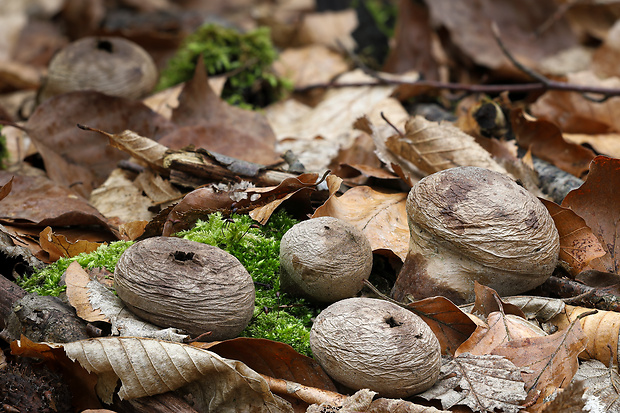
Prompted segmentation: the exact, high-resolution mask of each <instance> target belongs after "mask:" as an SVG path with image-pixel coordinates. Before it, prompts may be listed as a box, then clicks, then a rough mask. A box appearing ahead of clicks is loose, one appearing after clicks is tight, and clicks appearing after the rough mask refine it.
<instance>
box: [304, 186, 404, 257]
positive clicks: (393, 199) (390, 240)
mask: <svg viewBox="0 0 620 413" xmlns="http://www.w3.org/2000/svg"><path fill="white" fill-rule="evenodd" d="M406 199H407V194H406V193H404V192H392V191H385V190H375V189H372V188H370V187H368V186H358V187H355V188H351V189H349V190H348V191H347V192H345V193H344V194H343V195H342V196H340V197H336V196H332V197H330V198H329V199H328V200H327V201H326V202H325V203H324V204H323V205H322V206H320V207H319V208H317V209H316V211H315V212H314V215H313V216H312V217H313V218H316V217H324V216H331V217H336V218H340V219H342V220H344V221H347V222H349V223H350V224H352V225H353V226H355V227H357V228H358V229H360V230H361V231H362V232H363V233H364V234H365V235H366V236H367V237H368V240H369V241H370V245H371V246H372V249H373V251H375V252H377V251H379V252H381V251H382V250H383V251H385V250H387V251H389V252H391V253H393V254H394V255H396V256H397V257H398V258H400V259H401V260H403V261H404V260H405V258H406V257H407V253H408V252H409V227H408V225H407V212H406V211H405V201H406Z"/></svg>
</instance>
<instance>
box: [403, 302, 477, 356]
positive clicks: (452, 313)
mask: <svg viewBox="0 0 620 413" xmlns="http://www.w3.org/2000/svg"><path fill="white" fill-rule="evenodd" d="M407 308H408V309H409V310H411V311H413V312H414V313H415V314H417V315H419V316H420V317H422V319H423V320H424V321H425V322H426V324H428V326H429V327H430V328H431V330H433V333H435V336H437V338H438V339H439V344H440V345H441V353H442V354H450V355H453V354H454V352H455V351H456V350H457V348H458V347H459V346H460V345H461V344H462V343H463V342H464V341H465V340H467V338H468V337H470V336H471V334H472V333H473V332H474V330H475V329H476V324H475V323H474V322H473V321H472V320H471V318H469V317H468V316H467V314H465V313H464V312H463V311H462V310H461V309H459V308H458V307H457V306H456V305H455V304H454V303H453V302H452V301H450V300H448V299H447V298H445V297H431V298H425V299H424V300H419V301H415V302H413V303H411V304H408V305H407Z"/></svg>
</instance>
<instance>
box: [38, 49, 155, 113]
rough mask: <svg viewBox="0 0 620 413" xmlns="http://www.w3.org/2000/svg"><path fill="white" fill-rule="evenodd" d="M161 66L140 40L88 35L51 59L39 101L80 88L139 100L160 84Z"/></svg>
mask: <svg viewBox="0 0 620 413" xmlns="http://www.w3.org/2000/svg"><path fill="white" fill-rule="evenodd" d="M157 77H158V74H157V67H156V66H155V62H154V61H153V59H152V58H151V56H150V55H149V54H148V53H147V52H146V51H145V50H144V49H143V48H142V47H140V46H138V45H137V44H136V43H134V42H132V41H129V40H127V39H123V38H122V37H84V38H82V39H79V40H76V41H75V42H73V43H70V44H69V45H67V46H65V47H64V48H63V49H62V50H60V51H59V52H58V53H57V54H56V55H55V56H54V57H53V58H52V60H51V61H50V64H49V67H48V75H47V79H46V81H45V84H44V85H43V87H42V88H41V90H40V91H39V96H38V98H37V99H38V101H39V102H43V101H44V100H46V99H48V98H50V97H52V96H55V95H60V94H62V93H67V92H73V91H76V90H95V91H98V92H101V93H105V94H106V95H110V96H120V97H125V98H128V99H139V98H141V97H144V96H146V95H147V94H148V93H150V92H151V90H153V88H154V87H155V84H156V83H157Z"/></svg>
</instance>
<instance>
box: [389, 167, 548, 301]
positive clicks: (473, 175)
mask: <svg viewBox="0 0 620 413" xmlns="http://www.w3.org/2000/svg"><path fill="white" fill-rule="evenodd" d="M406 208H407V216H408V222H409V232H410V234H411V238H410V240H409V253H408V255H407V257H406V259H405V262H404V264H403V267H402V269H401V271H400V273H399V275H398V278H397V280H396V283H395V284H394V288H393V289H392V295H393V297H394V298H395V299H397V300H403V299H405V298H406V297H407V296H408V295H411V296H413V298H425V297H429V296H435V295H443V296H445V297H447V298H449V299H451V300H452V301H454V302H455V303H457V304H461V303H465V302H471V301H473V300H474V284H475V281H478V283H480V284H483V285H486V286H488V287H491V288H493V289H495V290H496V291H497V292H498V293H499V294H500V295H514V294H520V293H523V292H525V291H528V290H530V289H532V288H535V287H537V286H539V285H540V284H542V283H543V282H545V280H547V278H549V276H550V275H551V273H552V272H553V270H554V269H555V267H556V264H557V262H558V253H559V249H560V243H559V236H558V231H557V229H556V227H555V225H554V223H553V220H552V219H551V216H550V215H549V212H548V211H547V209H546V208H545V207H544V206H543V204H542V203H541V202H540V201H539V200H538V198H536V197H535V196H534V195H532V194H531V193H530V192H528V191H527V190H525V189H524V188H522V187H521V186H519V185H518V184H517V183H516V182H514V181H513V180H512V179H510V178H509V177H508V176H506V175H503V174H500V173H497V172H493V171H489V170H487V169H482V168H476V167H459V168H452V169H447V170H444V171H440V172H437V173H434V174H432V175H429V176H427V177H425V178H424V179H422V180H420V181H419V182H418V183H417V184H416V185H414V186H413V188H411V191H410V192H409V196H408V197H407V207H406Z"/></svg>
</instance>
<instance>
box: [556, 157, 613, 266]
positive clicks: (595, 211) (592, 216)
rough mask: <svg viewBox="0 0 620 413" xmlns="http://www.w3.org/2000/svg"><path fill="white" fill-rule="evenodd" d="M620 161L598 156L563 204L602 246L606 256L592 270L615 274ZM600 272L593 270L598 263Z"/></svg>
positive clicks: (594, 264) (594, 263)
mask: <svg viewBox="0 0 620 413" xmlns="http://www.w3.org/2000/svg"><path fill="white" fill-rule="evenodd" d="M619 172H620V159H613V158H608V157H606V156H597V157H596V158H594V160H593V161H592V164H591V166H590V173H589V174H588V177H587V178H586V181H585V182H584V184H583V185H582V186H580V187H579V188H577V189H574V190H572V191H571V192H569V194H568V195H567V196H566V198H565V199H564V201H562V206H563V207H565V208H570V209H571V210H573V211H574V212H575V213H576V214H577V215H579V216H580V217H581V218H583V219H584V221H585V223H586V225H587V226H588V227H589V228H591V229H592V232H593V233H594V235H596V237H597V238H598V239H599V241H600V242H601V245H602V246H603V248H604V249H605V251H606V252H607V255H605V256H603V257H602V258H600V259H595V260H592V261H591V263H592V264H591V266H592V268H593V269H596V270H600V271H607V272H612V273H616V274H617V273H618V272H619V271H620V242H619V240H618V235H619V234H618V230H617V223H618V221H619V220H620V192H618V190H617V188H619V187H620V173H619ZM599 260H601V261H600V265H601V266H602V267H603V268H599V267H597V266H596V264H597V261H599Z"/></svg>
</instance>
